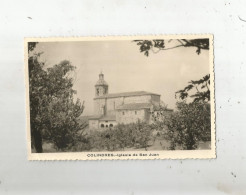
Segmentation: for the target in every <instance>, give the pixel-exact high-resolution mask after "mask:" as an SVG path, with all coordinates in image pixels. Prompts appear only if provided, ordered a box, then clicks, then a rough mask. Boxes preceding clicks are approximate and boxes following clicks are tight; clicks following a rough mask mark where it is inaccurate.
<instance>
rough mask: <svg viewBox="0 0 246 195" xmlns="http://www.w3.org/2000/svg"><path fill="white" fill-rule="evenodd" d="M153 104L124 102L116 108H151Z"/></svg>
mask: <svg viewBox="0 0 246 195" xmlns="http://www.w3.org/2000/svg"><path fill="white" fill-rule="evenodd" d="M152 106H153V104H151V103H134V104H123V105H121V106H119V107H117V108H116V110H139V109H146V108H151V107H152Z"/></svg>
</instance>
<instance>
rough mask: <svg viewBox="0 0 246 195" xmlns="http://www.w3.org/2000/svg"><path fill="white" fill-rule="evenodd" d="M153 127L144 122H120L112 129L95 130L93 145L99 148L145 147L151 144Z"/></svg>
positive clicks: (92, 139)
mask: <svg viewBox="0 0 246 195" xmlns="http://www.w3.org/2000/svg"><path fill="white" fill-rule="evenodd" d="M151 132H152V131H151V128H149V125H148V124H146V123H143V122H138V123H132V124H118V125H117V126H115V127H114V128H112V129H107V130H104V131H95V132H93V133H92V134H91V145H92V147H93V148H95V149H97V150H108V151H115V150H124V149H125V148H131V147H135V148H145V150H147V147H148V146H149V145H148V144H149V141H150V139H151Z"/></svg>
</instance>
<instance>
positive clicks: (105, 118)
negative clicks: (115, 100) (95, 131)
mask: <svg viewBox="0 0 246 195" xmlns="http://www.w3.org/2000/svg"><path fill="white" fill-rule="evenodd" d="M115 120H116V116H115V115H106V116H103V117H102V118H100V119H99V121H115Z"/></svg>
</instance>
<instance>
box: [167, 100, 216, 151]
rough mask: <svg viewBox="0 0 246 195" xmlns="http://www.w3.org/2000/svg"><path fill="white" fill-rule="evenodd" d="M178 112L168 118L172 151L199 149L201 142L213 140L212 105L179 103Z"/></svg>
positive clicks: (168, 133) (168, 136)
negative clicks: (177, 149)
mask: <svg viewBox="0 0 246 195" xmlns="http://www.w3.org/2000/svg"><path fill="white" fill-rule="evenodd" d="M177 109H178V110H177V111H176V112H174V113H172V114H171V115H170V117H168V118H166V119H165V120H164V121H163V123H164V124H165V125H166V126H167V129H168V131H167V133H166V135H167V138H168V139H169V140H170V141H171V149H175V148H176V147H181V149H185V150H193V149H196V148H197V145H198V143H199V141H210V140H211V123H210V104H208V103H204V102H192V103H189V104H187V103H185V102H178V103H177Z"/></svg>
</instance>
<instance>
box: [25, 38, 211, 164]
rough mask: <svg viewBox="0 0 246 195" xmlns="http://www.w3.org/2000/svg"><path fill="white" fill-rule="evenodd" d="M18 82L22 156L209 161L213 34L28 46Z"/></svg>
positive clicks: (79, 40) (38, 42) (43, 42)
mask: <svg viewBox="0 0 246 195" xmlns="http://www.w3.org/2000/svg"><path fill="white" fill-rule="evenodd" d="M26 84H27V85H26V91H27V97H26V98H27V115H28V116H27V118H28V120H27V123H28V127H29V128H28V129H27V131H28V132H27V134H28V141H29V142H28V147H29V148H28V149H29V158H30V159H41V160H42V159H45V160H49V159H57V160H59V159H71V160H72V159H81V160H84V159H85V160H90V159H91V160H96V159H165V158H176V159H178V158H214V157H215V125H214V122H215V121H214V120H215V116H214V74H213V39H212V36H211V35H193V36H191V35H190V36H185V35H182V36H138V37H137V36H136V37H100V38H99V37H97V38H96V37H94V38H93V37H90V38H85V37H84V38H53V39H52V38H50V39H49V38H43V39H42V38H41V39H40V38H39V39H35V38H32V39H26ZM46 154H47V155H48V156H47V155H46ZM66 154H68V155H70V156H66ZM172 155H174V156H172Z"/></svg>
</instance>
